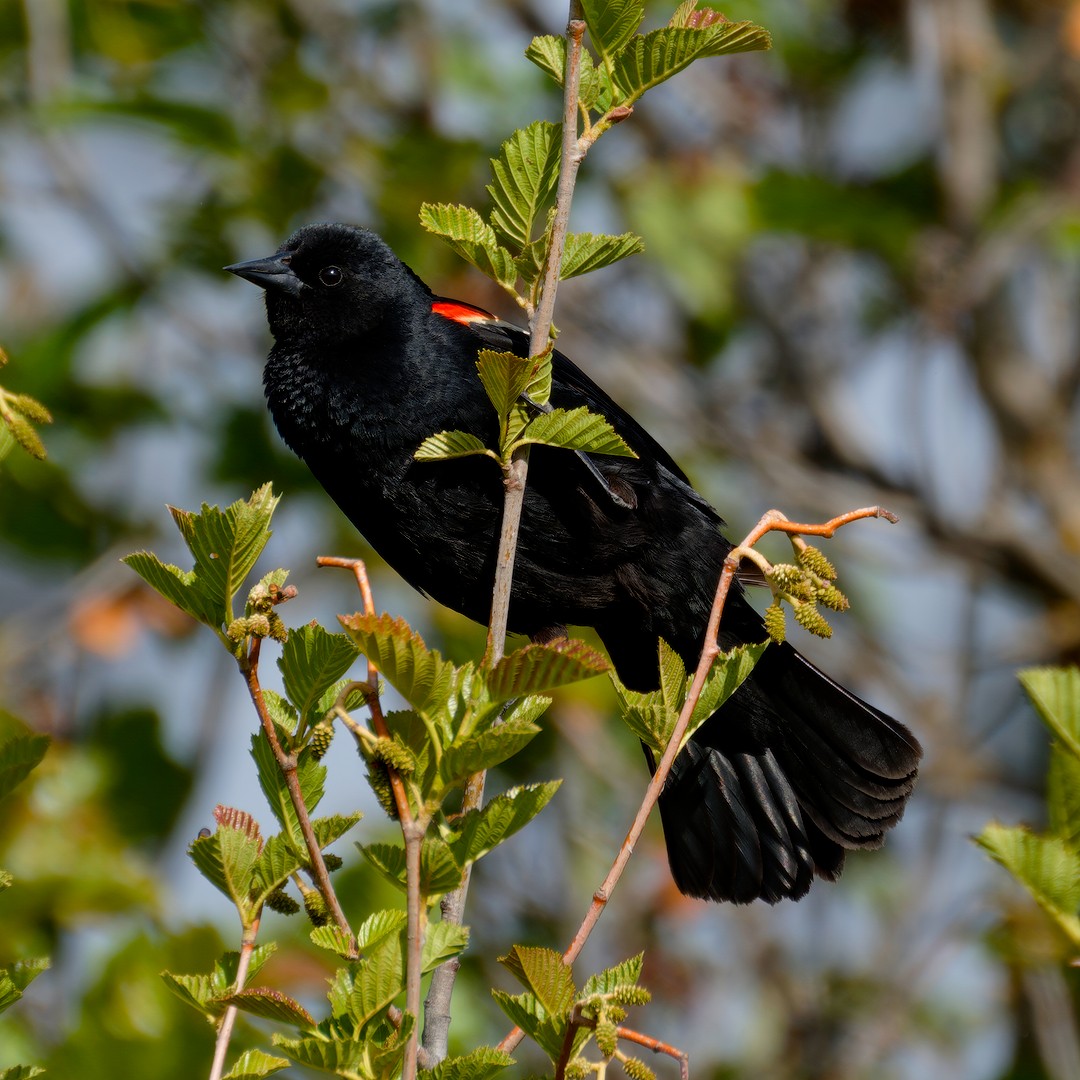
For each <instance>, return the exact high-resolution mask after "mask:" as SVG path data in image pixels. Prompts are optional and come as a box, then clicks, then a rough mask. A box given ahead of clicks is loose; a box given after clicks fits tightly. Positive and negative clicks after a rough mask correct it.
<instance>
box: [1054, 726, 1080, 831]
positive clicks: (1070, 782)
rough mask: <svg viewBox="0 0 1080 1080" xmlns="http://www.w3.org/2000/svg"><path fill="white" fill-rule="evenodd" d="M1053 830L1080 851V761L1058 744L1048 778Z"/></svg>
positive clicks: (1055, 746) (1055, 745)
mask: <svg viewBox="0 0 1080 1080" xmlns="http://www.w3.org/2000/svg"><path fill="white" fill-rule="evenodd" d="M1046 804H1047V807H1048V809H1049V811H1050V830H1051V832H1053V834H1054V835H1055V836H1059V837H1060V838H1061V839H1062V840H1064V841H1065V843H1066V844H1068V845H1069V847H1070V848H1072V849H1073V850H1074V851H1080V758H1077V757H1075V756H1074V755H1073V754H1070V753H1069V751H1068V750H1064V749H1062V747H1061V746H1060V745H1058V744H1057V743H1055V744H1054V745H1053V746H1052V747H1051V749H1050V768H1049V771H1048V773H1047V777H1046Z"/></svg>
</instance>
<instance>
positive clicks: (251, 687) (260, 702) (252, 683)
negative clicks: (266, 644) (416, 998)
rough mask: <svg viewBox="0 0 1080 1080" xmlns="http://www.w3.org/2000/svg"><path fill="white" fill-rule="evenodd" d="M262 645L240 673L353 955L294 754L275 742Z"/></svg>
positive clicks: (313, 863)
mask: <svg viewBox="0 0 1080 1080" xmlns="http://www.w3.org/2000/svg"><path fill="white" fill-rule="evenodd" d="M261 646H262V639H261V638H255V640H254V641H253V642H252V643H251V649H250V650H249V652H248V655H247V658H246V660H245V661H244V662H242V663H241V665H240V669H241V671H242V672H243V675H244V681H245V682H246V683H247V688H248V693H249V694H250V695H251V700H252V702H253V703H254V705H255V711H256V712H257V713H258V714H259V721H260V723H261V724H262V729H263V733H264V734H265V735H266V741H267V742H268V743H269V744H270V749H271V750H272V751H273V754H274V760H275V761H276V762H277V765H278V768H279V769H280V770H281V775H282V776H283V777H284V778H285V786H286V788H287V789H288V792H289V800H290V801H291V802H292V805H293V809H294V810H295V811H296V819H297V821H298V822H299V824H300V832H301V833H302V834H303V837H304V844H305V845H306V846H307V850H308V857H309V859H310V860H311V873H312V876H313V877H314V879H315V884H316V886H317V887H318V889H319V892H321V893H322V895H323V899H324V900H325V901H326V906H327V908H328V909H329V911H330V913H331V915H333V917H334V922H336V923H337V925H338V927H339V929H341V930H342V931H343V932H344V933H345V934H347V935H348V936H349V942H350V946H349V951H350V953H354V952H355V950H356V939H355V938H354V937H353V932H352V927H350V926H349V920H348V919H347V918H346V917H345V912H344V911H342V910H341V904H340V903H339V902H338V898H337V894H336V893H335V892H334V886H333V885H332V884H331V882H330V874H329V872H328V871H327V869H326V861H325V860H324V859H323V853H322V850H321V849H320V848H319V841H318V838H317V837H316V836H315V830H314V829H313V828H312V827H311V816H310V815H309V814H308V809H307V805H306V803H305V802H304V795H303V792H301V790H300V780H299V778H298V777H297V775H296V754H295V753H288V754H287V753H286V752H285V750H284V748H283V747H282V745H281V741H280V740H279V739H278V735H277V729H276V728H275V727H274V721H273V719H271V716H270V711H269V709H267V707H266V701H265V699H264V698H263V692H262V685H261V684H260V682H259V652H260V649H261Z"/></svg>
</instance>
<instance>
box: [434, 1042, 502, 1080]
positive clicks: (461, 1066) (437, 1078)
mask: <svg viewBox="0 0 1080 1080" xmlns="http://www.w3.org/2000/svg"><path fill="white" fill-rule="evenodd" d="M513 1064H514V1059H513V1058H512V1057H511V1056H510V1055H509V1054H507V1053H505V1052H504V1051H502V1050H496V1049H495V1048H494V1047H492V1046H481V1047H480V1048H479V1049H477V1050H474V1051H473V1052H472V1053H471V1054H466V1055H465V1056H464V1057H451V1058H443V1060H442V1061H440V1062H439V1064H438V1065H436V1066H435V1067H434V1068H433V1069H421V1070H420V1080H492V1078H493V1077H495V1076H497V1075H498V1074H499V1073H500V1072H502V1070H503V1069H506V1068H508V1067H509V1066H511V1065H513Z"/></svg>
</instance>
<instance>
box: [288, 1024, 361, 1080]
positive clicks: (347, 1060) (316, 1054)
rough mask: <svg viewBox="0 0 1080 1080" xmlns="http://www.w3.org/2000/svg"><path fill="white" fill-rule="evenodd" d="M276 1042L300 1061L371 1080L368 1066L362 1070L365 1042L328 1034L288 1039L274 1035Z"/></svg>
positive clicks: (355, 1079)
mask: <svg viewBox="0 0 1080 1080" xmlns="http://www.w3.org/2000/svg"><path fill="white" fill-rule="evenodd" d="M274 1045H275V1046H276V1047H277V1048H278V1049H279V1050H281V1051H282V1053H285V1054H288V1055H289V1057H290V1058H292V1060H293V1061H295V1062H296V1063H297V1064H298V1065H307V1066H308V1067H309V1068H312V1069H320V1070H322V1071H323V1072H328V1073H333V1074H334V1075H335V1076H340V1077H344V1078H346V1080H370V1075H369V1073H368V1072H367V1070H364V1071H360V1069H359V1066H360V1063H361V1062H362V1061H363V1059H364V1044H363V1043H359V1042H356V1043H354V1042H345V1041H341V1040H334V1041H328V1040H327V1039H326V1038H301V1039H287V1038H284V1037H283V1036H282V1035H280V1034H275V1035H274Z"/></svg>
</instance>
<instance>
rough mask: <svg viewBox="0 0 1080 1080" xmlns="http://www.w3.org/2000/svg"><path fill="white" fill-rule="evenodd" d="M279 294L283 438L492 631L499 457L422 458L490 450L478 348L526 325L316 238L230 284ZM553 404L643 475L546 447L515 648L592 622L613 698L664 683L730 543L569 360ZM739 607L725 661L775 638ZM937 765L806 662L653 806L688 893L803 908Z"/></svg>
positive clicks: (395, 554) (327, 228) (278, 403)
mask: <svg viewBox="0 0 1080 1080" xmlns="http://www.w3.org/2000/svg"><path fill="white" fill-rule="evenodd" d="M228 269H230V270H231V271H233V272H234V273H237V274H239V275H240V276H241V277H244V278H247V279H248V280H250V281H253V282H255V283H256V284H258V285H261V286H262V287H263V288H265V289H266V306H267V314H268V319H269V323H270V329H271V332H272V333H273V336H274V346H273V348H272V349H271V351H270V355H269V358H268V360H267V363H266V369H265V375H264V385H265V389H266V397H267V402H268V404H269V407H270V412H271V414H272V415H273V418H274V421H275V423H276V425H277V428H278V430H279V432H280V433H281V436H282V438H283V439H284V440H285V442H286V443H287V444H288V445H289V446H290V447H291V448H292V450H293V451H294V452H295V453H297V454H298V455H299V456H300V457H301V458H302V459H303V460H304V461H305V462H306V463H307V465H308V466H309V468H310V469H311V471H312V472H313V473H314V475H315V477H316V479H317V480H318V481H319V482H320V483H321V484H322V486H323V487H324V488H325V489H326V491H327V492H328V493H329V495H330V496H331V497H332V498H333V499H334V500H335V502H337V504H338V505H339V506H340V507H341V509H342V510H343V511H344V513H345V514H346V515H347V516H348V517H349V519H350V520H351V521H352V522H353V523H354V524H355V525H356V527H357V528H358V529H359V530H360V531H361V532H362V533H363V534H364V536H365V537H366V538H367V540H368V541H369V542H370V543H371V544H372V546H373V547H374V548H375V549H376V550H377V551H378V552H379V553H380V555H382V556H383V558H385V559H386V561H387V562H388V563H390V565H391V566H393V567H394V568H395V569H396V570H397V571H398V572H399V573H400V574H401V575H402V576H403V577H404V578H405V579H406V580H407V581H409V582H410V583H411V584H412V585H414V586H415V587H416V588H418V589H421V590H422V591H423V592H425V593H427V594H428V595H429V596H432V597H434V598H435V599H436V600H438V601H440V602H441V603H443V604H446V605H447V606H449V607H451V608H454V609H455V610H457V611H460V612H462V613H464V614H465V615H468V616H469V617H470V618H473V619H476V620H477V621H479V622H486V621H487V619H488V616H489V613H490V605H491V588H492V580H493V576H494V564H495V554H496V544H497V538H498V532H499V524H500V519H501V513H502V498H503V492H502V482H501V477H500V475H499V472H498V470H497V469H496V468H495V467H494V466H493V464H492V463H491V461H490V460H487V459H485V458H463V459H458V460H455V461H448V462H437V463H427V462H417V461H416V460H415V459H414V457H413V455H414V452H415V450H416V448H417V447H418V446H419V445H420V443H421V442H422V441H423V440H424V439H425V438H426V437H427V436H428V435H431V434H433V433H434V432H437V431H442V430H454V429H457V430H464V431H469V432H472V433H473V434H476V435H478V436H479V437H480V438H482V439H483V440H484V441H485V443H486V444H487V445H494V443H495V439H496V418H495V415H494V411H493V410H492V408H491V405H490V403H489V402H488V400H487V397H486V395H485V394H484V391H483V388H482V386H481V385H480V382H479V379H478V378H477V375H476V358H477V352H478V351H479V350H480V349H482V348H493V349H500V350H510V351H513V352H515V353H518V354H519V355H526V354H527V348H528V340H527V337H526V335H525V333H524V332H523V331H522V330H520V329H519V328H517V327H514V326H512V325H510V324H508V323H504V322H501V321H499V320H497V319H495V318H494V317H492V316H490V315H488V314H487V313H486V312H483V311H481V310H479V309H476V308H473V307H471V306H470V305H467V304H459V303H457V302H455V301H445V300H442V299H441V298H439V297H436V296H434V295H433V294H432V292H431V290H430V289H429V288H428V287H427V286H426V285H425V284H424V283H423V282H422V281H421V280H420V279H419V278H418V277H417V276H416V275H415V274H414V273H413V272H412V271H411V270H410V269H409V268H408V267H407V266H405V265H404V263H402V262H401V261H400V260H399V259H398V258H397V257H396V256H395V255H394V254H393V252H391V251H390V249H389V248H388V247H387V246H386V245H385V244H384V243H383V242H382V240H380V239H379V238H378V237H377V236H376V235H375V234H374V233H372V232H370V231H368V230H365V229H360V228H355V227H352V226H347V225H338V224H322V225H311V226H307V227H305V228H303V229H300V230H299V231H298V232H297V233H295V234H294V235H293V236H292V237H290V239H289V240H288V241H286V243H285V244H284V245H283V246H282V247H281V248H280V249H279V251H278V252H277V253H276V254H275V255H274V256H272V257H270V258H269V259H262V260H255V261H252V262H247V263H241V264H238V265H236V266H232V267H229V268H228ZM551 404H552V405H553V406H556V407H563V408H574V407H577V406H580V405H587V406H588V407H589V408H590V409H591V410H593V411H594V412H599V413H602V414H603V415H604V416H605V417H607V419H608V421H609V422H610V423H611V425H612V426H613V427H614V428H615V430H616V431H617V432H618V433H619V434H620V435H621V436H622V437H623V438H624V439H625V441H626V442H627V443H628V444H629V445H630V446H631V448H632V449H633V450H634V451H635V452H636V453H637V454H638V457H637V458H636V459H626V458H614V457H605V456H601V455H592V456H590V457H585V456H584V455H579V454H574V453H571V452H569V451H565V450H556V449H550V448H546V447H542V446H540V447H536V448H534V451H533V454H532V459H531V464H530V471H529V483H528V488H527V493H526V498H525V506H524V512H523V518H522V531H521V539H520V543H519V548H518V554H517V561H516V567H515V578H514V586H513V592H512V598H511V605H510V620H509V622H510V629H511V630H513V631H515V632H519V633H523V634H529V635H531V636H533V637H537V638H543V637H550V636H552V635H553V634H557V633H559V632H560V631H561V630H562V628H564V627H565V626H567V625H581V626H592V627H595V628H596V630H597V632H598V633H599V635H600V637H601V638H602V640H603V642H604V644H605V646H606V648H607V650H608V652H609V654H610V656H611V659H612V662H613V663H614V665H615V668H616V670H617V672H618V674H619V677H620V679H622V681H623V682H624V683H625V684H626V685H627V686H629V687H631V688H633V689H637V690H648V689H653V688H655V687H656V686H657V684H658V678H659V675H658V667H657V651H656V648H657V638H659V637H663V638H664V639H665V640H666V641H667V642H668V643H669V644H670V645H671V646H672V647H673V648H674V649H675V650H676V651H677V652H678V653H679V655H680V656H681V657H682V659H683V661H684V662H685V663H686V664H687V666H688V667H694V666H696V664H697V659H698V656H699V654H700V651H701V646H702V641H703V634H704V630H705V625H706V622H707V619H708V613H709V609H710V606H711V603H712V597H713V593H714V590H715V587H716V582H717V579H718V577H719V574H720V568H721V564H722V562H723V560H724V557H725V556H726V554H727V553H728V551H729V550H730V548H731V546H730V544H729V543H728V542H727V541H726V540H725V539H724V537H723V536H722V534H721V531H720V530H721V526H722V524H723V522H722V521H721V519H720V517H719V515H718V514H717V513H716V511H715V510H714V509H713V508H712V507H711V506H710V505H709V504H708V503H707V502H706V501H705V500H704V499H703V498H702V497H701V496H700V495H699V494H698V493H697V492H696V491H694V489H693V488H692V487H691V485H690V483H689V481H688V480H687V478H686V476H685V475H684V474H683V472H682V471H681V470H680V469H679V467H678V465H676V464H675V462H674V461H673V460H672V459H671V457H670V456H669V455H668V453H667V452H666V451H665V450H664V449H663V448H662V447H661V446H660V445H659V444H658V443H657V442H656V441H655V440H654V439H653V438H652V437H651V436H650V435H649V434H648V433H647V432H646V431H645V430H644V429H643V428H642V427H641V426H640V425H639V424H638V423H637V422H636V421H635V420H634V419H633V418H632V417H630V416H629V415H628V414H627V413H626V412H624V411H623V410H622V409H621V408H620V407H619V406H618V405H616V404H615V402H613V401H612V400H611V399H610V398H609V397H608V396H607V394H605V393H604V391H603V390H601V389H600V388H599V387H598V386H597V385H596V384H595V383H594V382H593V381H592V380H591V379H589V377H588V376H587V375H585V374H584V373H583V372H582V371H581V370H580V369H579V368H577V367H576V366H575V365H574V364H573V363H572V362H571V361H570V360H568V359H567V358H566V357H565V356H564V355H563V354H561V353H559V352H556V353H555V354H554V358H553V382H552V393H551ZM764 637H765V633H764V630H763V627H762V624H761V619H760V618H759V616H758V615H757V613H756V612H755V611H754V610H753V608H751V606H750V605H749V604H748V603H747V602H746V600H745V599H744V597H743V596H742V594H741V591H739V590H738V589H736V590H735V591H734V592H733V593H732V594H731V596H730V597H729V600H728V603H727V607H726V609H725V612H724V617H723V620H722V622H721V630H720V639H721V640H720V643H721V645H722V646H723V647H725V648H727V647H730V646H732V645H734V644H737V643H740V642H747V641H761V640H763V639H764ZM920 755H921V749H920V747H919V744H918V742H917V741H916V740H915V738H914V737H913V736H912V735H911V733H910V732H909V731H908V730H907V729H906V728H905V727H904V726H903V725H901V724H899V723H897V722H896V721H895V720H893V719H891V718H890V717H888V716H886V715H885V714H884V713H882V712H880V711H878V710H877V709H875V708H873V706H871V705H868V704H866V703H865V702H863V701H861V700H860V699H859V698H857V697H856V696H855V695H854V694H852V693H850V692H849V691H847V690H845V689H844V688H843V687H841V686H839V685H838V684H836V683H834V682H833V681H832V680H831V679H829V678H828V676H826V675H825V674H823V673H822V672H821V671H819V670H818V669H817V668H815V667H814V666H813V665H812V664H810V662H809V661H807V660H806V659H805V658H804V657H802V656H801V655H800V654H799V653H798V652H796V650H795V649H793V648H792V647H791V646H790V645H787V644H784V645H770V647H769V648H768V649H767V650H766V652H765V654H764V656H763V658H762V660H761V661H760V663H759V664H758V666H757V668H756V669H755V670H754V672H753V673H752V675H751V676H750V678H749V679H748V680H747V681H746V683H744V684H743V686H742V687H740V688H739V690H738V691H737V692H736V693H735V695H734V696H733V697H732V699H731V700H730V701H729V702H728V703H727V704H726V705H724V706H723V707H722V708H721V709H720V710H719V711H718V712H717V713H716V714H715V715H714V716H712V717H711V718H710V719H709V720H707V721H706V722H705V723H704V724H703V725H702V726H701V727H700V728H699V729H698V731H697V732H696V733H695V735H694V737H693V739H692V740H691V741H690V743H689V744H688V745H687V746H686V747H685V748H684V750H683V751H682V752H681V753H680V754H679V756H678V757H677V758H676V761H675V765H674V768H673V770H672V773H671V776H670V778H669V779H668V781H667V784H666V785H665V788H664V791H663V793H662V795H661V799H660V811H661V817H662V820H663V825H664V831H665V836H666V839H667V845H668V855H669V860H670V863H671V869H672V873H673V875H674V878H675V882H676V884H677V885H678V887H679V888H680V889H681V890H682V891H683V892H685V893H688V894H690V895H692V896H700V897H707V898H709V899H713V900H731V901H734V902H736V903H746V902H749V901H751V900H754V899H757V898H761V899H764V900H767V901H769V902H770V903H773V902H775V901H777V900H780V899H783V898H791V899H798V898H799V897H801V896H803V895H804V894H805V893H806V891H807V889H809V887H810V884H811V881H812V878H813V875H814V874H815V873H817V874H819V875H820V876H822V877H825V878H828V879H833V878H835V877H836V876H837V874H839V872H840V870H841V868H842V866H843V862H844V853H845V851H846V850H850V849H857V848H876V847H878V846H880V845H881V843H882V841H883V838H884V834H885V831H886V830H887V829H889V828H890V827H891V826H892V825H894V824H895V823H896V822H897V821H898V820H899V819H900V816H901V815H902V813H903V810H904V805H905V803H906V801H907V798H908V796H909V795H910V793H911V790H912V787H913V785H914V783H915V778H916V772H917V768H918V761H919V758H920Z"/></svg>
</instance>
